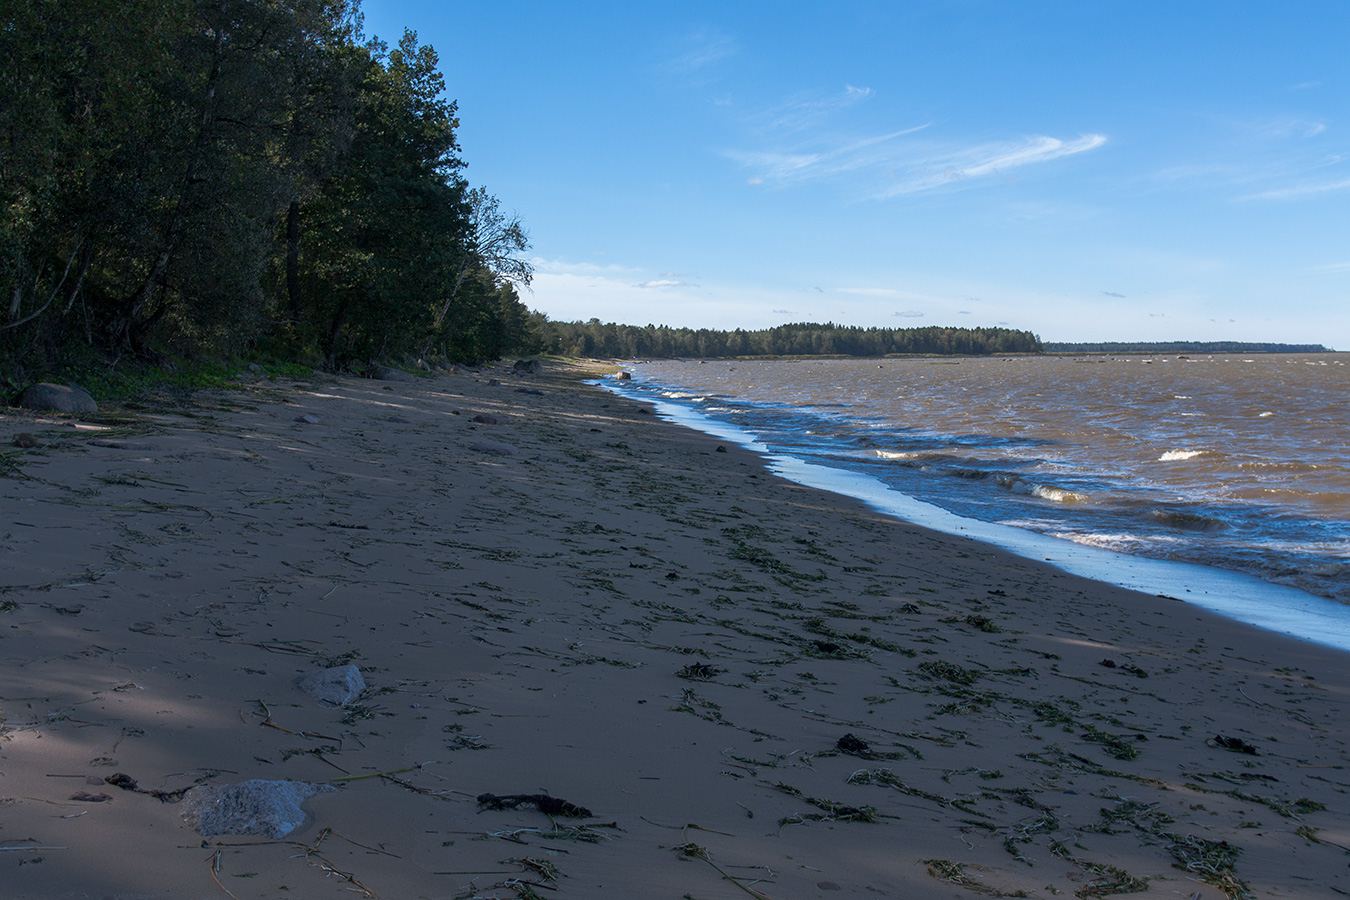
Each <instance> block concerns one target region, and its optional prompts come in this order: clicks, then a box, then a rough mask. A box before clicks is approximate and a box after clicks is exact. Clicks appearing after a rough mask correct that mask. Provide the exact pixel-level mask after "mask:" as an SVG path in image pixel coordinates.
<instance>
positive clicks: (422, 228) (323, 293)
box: [0, 0, 540, 381]
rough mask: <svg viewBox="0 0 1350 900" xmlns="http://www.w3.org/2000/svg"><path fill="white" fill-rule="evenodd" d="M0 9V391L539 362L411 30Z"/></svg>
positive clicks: (257, 16) (156, 1)
mask: <svg viewBox="0 0 1350 900" xmlns="http://www.w3.org/2000/svg"><path fill="white" fill-rule="evenodd" d="M0 6H2V7H3V14H2V15H0V59H3V60H4V62H3V64H0V381H4V380H5V379H19V378H23V377H25V376H26V375H29V374H33V373H35V372H39V373H40V372H41V371H42V370H44V369H50V368H52V367H53V366H58V365H59V364H60V361H61V360H62V359H65V358H68V357H70V356H78V355H80V354H83V355H84V356H85V357H91V356H95V357H97V356H102V357H103V358H105V359H109V360H111V359H115V358H117V357H119V356H121V355H123V354H127V353H132V354H134V355H137V356H140V357H145V358H150V359H157V358H160V357H162V356H164V355H183V356H191V355H196V356H199V357H209V358H220V357H225V356H231V355H238V354H241V353H248V354H255V355H273V356H276V357H288V358H292V359H305V360H314V361H323V362H326V363H328V364H329V365H332V366H335V367H341V366H344V365H347V364H350V363H357V362H362V361H365V360H369V359H371V358H373V357H383V358H398V357H401V356H411V355H414V354H416V355H430V356H432V357H440V356H443V357H446V358H448V359H451V360H478V359H486V358H494V357H497V356H500V355H502V354H504V353H508V352H516V351H529V350H537V349H540V348H539V347H538V346H537V344H536V343H535V342H533V341H532V340H531V339H530V338H529V335H528V319H529V313H528V310H526V309H525V307H524V306H522V305H521V303H520V302H519V299H518V298H517V296H516V292H515V287H516V285H519V284H526V283H528V282H529V280H530V275H531V271H530V266H529V264H528V263H527V262H526V261H525V260H524V259H522V257H521V253H522V252H523V251H524V250H525V249H526V248H527V246H528V241H527V237H526V234H525V231H524V229H523V228H522V227H521V224H520V222H519V220H518V219H517V218H516V217H515V216H514V215H507V214H504V213H503V212H502V211H501V210H500V209H499V207H498V203H497V200H496V199H495V198H494V197H493V196H492V195H490V194H489V193H488V192H487V191H486V190H484V189H483V188H482V187H470V185H469V183H468V182H467V181H466V180H465V179H464V177H463V176H462V170H463V168H464V162H463V160H462V159H461V158H460V155H459V154H460V148H459V145H458V140H457V136H456V131H457V129H458V127H459V119H458V117H457V116H458V113H457V109H456V105H455V103H454V102H453V101H452V100H449V99H447V98H446V96H445V85H444V82H443V79H442V77H441V75H440V73H439V72H438V70H437V55H436V52H435V51H434V50H433V49H432V48H431V47H429V46H425V45H419V44H418V42H417V36H416V34H415V33H413V32H405V34H404V35H403V37H402V39H401V40H400V41H398V43H397V45H396V46H393V47H390V46H387V45H386V44H384V43H382V42H380V41H377V40H373V39H370V40H368V39H366V38H365V36H364V35H363V34H362V25H361V17H360V13H359V9H358V3H357V2H356V0H267V2H251V0H117V2H112V0H0ZM466 39H467V38H466Z"/></svg>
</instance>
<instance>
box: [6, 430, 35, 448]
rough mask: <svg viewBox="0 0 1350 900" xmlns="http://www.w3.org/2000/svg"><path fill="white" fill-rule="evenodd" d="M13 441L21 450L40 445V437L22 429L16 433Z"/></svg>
mask: <svg viewBox="0 0 1350 900" xmlns="http://www.w3.org/2000/svg"><path fill="white" fill-rule="evenodd" d="M11 443H13V444H14V446H15V447H18V448H19V449H20V450H32V449H33V448H34V447H36V446H38V439H37V438H35V437H33V436H32V435H31V434H29V433H28V432H26V431H20V432H19V433H18V434H16V435H14V440H13V441H12V442H11Z"/></svg>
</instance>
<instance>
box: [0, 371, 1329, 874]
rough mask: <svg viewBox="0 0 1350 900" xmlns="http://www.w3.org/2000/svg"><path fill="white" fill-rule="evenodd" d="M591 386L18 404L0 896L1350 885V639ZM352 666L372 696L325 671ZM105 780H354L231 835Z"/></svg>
mask: <svg viewBox="0 0 1350 900" xmlns="http://www.w3.org/2000/svg"><path fill="white" fill-rule="evenodd" d="M580 374H581V373H580V370H579V369H577V368H575V367H573V368H570V369H568V368H565V367H560V366H558V365H554V366H552V367H550V369H549V370H548V371H547V372H546V373H545V374H544V375H542V376H537V377H529V378H517V377H515V376H512V375H511V374H510V373H509V371H508V370H506V369H504V368H501V369H498V370H496V371H495V372H492V371H484V372H482V373H477V374H472V375H456V376H452V375H441V376H438V377H436V378H430V379H420V380H418V381H417V382H416V383H413V384H403V383H390V382H380V381H368V380H360V379H339V378H330V377H326V376H324V377H317V376H316V377H315V378H313V379H311V380H299V381H297V380H295V379H289V378H284V379H280V380H279V381H276V382H270V383H269V382H261V383H259V384H257V385H254V386H252V387H250V388H246V389H245V390H244V391H242V392H240V393H238V394H231V395H213V396H211V397H209V398H205V397H199V398H197V400H196V401H195V402H193V403H170V402H168V401H165V403H164V404H163V405H161V406H158V407H155V408H151V409H145V410H140V411H130V412H125V413H124V414H122V415H116V414H113V415H108V414H103V415H101V416H93V417H87V418H86V419H84V420H83V421H82V422H77V421H75V420H73V419H69V418H61V417H55V416H32V415H29V414H24V413H18V412H15V411H9V412H7V413H5V414H4V415H3V416H0V447H3V448H4V451H5V454H6V455H5V456H4V457H3V458H0V466H3V471H4V472H5V473H6V474H7V476H8V477H3V478H0V509H2V510H3V518H2V520H0V585H3V586H2V587H0V604H3V610H4V611H3V612H0V798H2V799H0V894H2V895H3V896H4V897H7V898H73V897H91V898H133V897H134V898H166V900H167V898H173V900H197V898H219V897H235V898H238V900H246V898H269V900H274V898H284V897H297V898H323V897H349V896H370V897H376V896H378V897H381V898H386V900H405V898H423V897H426V898H431V897H435V898H451V897H461V898H467V897H484V898H487V897H497V898H514V897H553V896H556V897H578V898H592V897H653V898H694V900H716V898H737V897H742V898H743V897H746V896H751V897H759V898H766V897H767V898H772V900H786V898H808V897H824V898H834V897H878V896H880V897H897V898H927V897H934V898H947V897H972V896H1018V897H1038V898H1048V897H1053V896H1058V897H1068V896H1075V895H1076V896H1080V897H1097V896H1108V895H1111V894H1117V893H1124V892H1126V891H1138V896H1141V897H1153V898H1177V897H1181V898H1197V897H1198V898H1213V900H1217V898H1220V897H1223V896H1231V897H1240V896H1254V897H1290V898H1323V897H1326V898H1332V897H1341V896H1345V895H1347V894H1350V868H1348V867H1347V865H1348V864H1350V852H1348V851H1347V848H1350V822H1348V820H1347V805H1348V804H1347V795H1346V789H1347V788H1350V770H1347V768H1346V766H1347V765H1350V762H1348V761H1347V756H1346V745H1345V738H1346V729H1347V722H1350V716H1347V700H1348V699H1350V697H1348V695H1347V686H1348V681H1350V679H1348V678H1347V674H1346V667H1345V656H1344V655H1343V654H1339V653H1336V652H1334V651H1331V650H1326V649H1322V648H1319V647H1316V646H1312V645H1308V644H1304V643H1299V642H1296V641H1293V640H1289V639H1285V638H1283V637H1279V636H1275V635H1272V634H1267V633H1263V632H1259V631H1256V630H1253V629H1250V628H1247V627H1245V626H1241V625H1238V624H1235V623H1232V622H1229V621H1226V620H1224V619H1221V618H1218V617H1215V616H1213V615H1210V614H1208V613H1205V612H1203V611H1200V610H1197V609H1195V608H1193V607H1191V606H1187V605H1186V604H1184V603H1181V602H1179V601H1176V600H1171V599H1165V598H1158V597H1148V596H1144V595H1140V594H1135V593H1131V592H1127V591H1123V590H1118V589H1116V588H1113V587H1109V586H1104V585H1101V584H1097V583H1094V582H1090V581H1086V580H1083V579H1080V578H1076V577H1073V576H1069V575H1065V574H1063V573H1060V572H1057V571H1055V570H1053V569H1050V568H1048V567H1046V566H1043V565H1040V564H1037V563H1035V562H1030V561H1026V560H1021V559H1017V558H1014V557H1011V556H1009V555H1007V554H1005V553H1003V552H1001V551H998V550H995V549H992V548H990V547H987V546H984V545H980V544H976V543H972V542H968V541H964V540H962V539H959V538H955V537H948V536H944V535H938V534H934V533H931V532H926V531H924V530H922V529H919V528H915V527H912V526H910V525H907V524H903V523H899V522H895V521H892V520H888V519H886V518H884V517H882V516H881V515H879V514H877V513H875V512H873V511H871V510H869V509H867V508H865V507H864V506H862V505H861V504H859V503H856V502H854V501H851V500H849V499H846V498H841V497H838V496H833V495H830V494H825V493H821V492H817V491H813V490H810V489H807V488H803V487H800V486H798V485H794V484H791V483H788V482H786V481H783V480H780V479H777V478H774V477H772V476H770V475H768V474H767V473H766V472H765V470H764V469H763V467H762V465H761V463H760V461H759V459H758V458H756V457H755V456H754V455H752V454H750V453H748V452H746V451H743V450H741V449H739V448H737V447H734V446H728V447H725V448H723V447H721V446H719V444H718V442H717V441H716V440H714V439H712V438H709V437H707V436H705V435H701V434H697V433H693V432H690V431H687V430H684V429H681V428H679V427H676V426H674V425H671V424H667V423H664V422H661V421H659V420H658V419H657V418H656V417H655V416H653V415H650V414H648V412H649V411H647V410H645V409H643V408H642V407H640V406H639V405H637V404H635V403H632V402H628V401H626V400H623V399H620V398H616V397H613V396H610V395H608V394H605V393H602V392H600V391H598V390H595V389H593V388H589V387H585V386H582V385H580V384H579V383H578V381H579V376H580ZM494 377H495V378H496V379H500V384H494V383H492V381H491V380H490V379H493V378H494ZM521 389H525V391H530V392H525V391H522V390H521ZM475 415H482V416H487V417H492V418H495V419H496V421H495V422H493V421H488V422H479V423H475V422H474V421H473V420H472V419H473V417H474V416H475ZM306 416H307V417H309V418H310V419H312V420H315V421H297V419H300V418H301V417H306ZM20 432H25V433H29V434H32V435H33V436H34V437H35V438H36V440H37V442H38V446H37V447H32V448H28V449H22V450H21V449H18V448H15V447H12V446H11V443H12V441H13V439H14V437H15V435H16V434H18V433H20ZM484 442H493V443H491V444H487V443H484ZM501 444H509V445H512V446H513V447H514V448H516V449H517V451H518V452H517V453H516V454H515V455H501V454H499V453H493V452H484V451H485V450H487V451H491V450H493V449H497V450H502V449H504V448H502V447H501V446H500V445H501ZM474 445H479V449H477V450H475V449H473V447H474ZM347 663H353V664H355V665H357V666H359V668H360V670H361V672H362V673H363V675H364V678H365V679H366V681H367V683H368V689H367V690H366V692H365V693H364V694H363V695H362V696H361V697H360V698H358V699H357V700H355V701H353V702H352V703H351V704H349V706H348V707H346V708H340V707H334V706H328V705H324V704H321V703H319V702H317V701H315V700H314V699H312V698H311V697H309V696H308V695H306V694H304V693H302V692H301V691H299V690H297V689H296V687H295V684H294V683H295V680H296V678H297V677H298V676H301V675H304V674H307V673H312V672H315V671H318V670H320V669H322V668H325V667H328V666H335V665H340V664H347ZM1224 744H1227V745H1228V747H1227V748H1225V746H1223V745H1224ZM1248 750H1250V751H1252V752H1247V751H1248ZM382 773H383V774H382ZM116 774H121V775H124V776H127V778H128V779H130V780H134V781H135V782H136V783H137V784H138V785H139V787H140V788H141V789H142V790H143V791H166V792H174V791H177V790H179V789H182V788H187V787H192V786H194V785H230V784H235V783H238V782H242V781H246V780H251V779H267V780H278V779H293V780H296V781H302V782H309V783H315V784H328V785H332V786H334V787H337V788H338V790H336V791H332V792H328V793H321V794H318V795H317V796H314V797H312V798H311V799H309V800H308V801H306V803H305V809H306V810H307V811H308V814H309V816H308V820H307V822H306V823H305V824H304V825H303V826H302V827H300V828H299V829H297V830H296V831H294V832H292V833H291V834H290V835H288V836H287V837H286V838H284V839H282V840H279V841H269V840H267V839H265V838H257V837H249V836H233V835H221V836H214V837H206V838H204V837H203V836H202V835H200V834H198V833H197V832H196V831H194V830H193V829H192V827H191V826H190V825H189V824H188V823H187V822H186V821H185V820H184V819H183V817H182V816H181V812H182V808H183V807H184V806H185V805H186V803H187V801H183V802H179V803H175V802H170V801H172V800H173V799H175V798H176V797H177V796H178V795H177V794H170V795H169V796H167V797H164V798H163V799H161V798H160V797H157V796H155V795H154V794H150V793H136V792H132V791H127V790H123V789H120V788H119V787H118V786H117V785H115V784H113V783H111V782H109V781H107V778H108V777H110V776H113V775H116ZM121 780H122V779H114V781H121ZM484 794H493V795H536V796H535V797H534V798H533V799H531V800H526V801H524V802H522V803H520V804H519V805H518V806H516V807H515V808H506V809H490V808H485V807H484V805H483V804H480V803H479V799H478V798H479V797H480V795H484ZM541 794H545V795H547V796H546V797H545V798H543V799H542V801H541V799H540V798H539V797H538V796H537V795H541ZM191 796H192V794H191V792H189V793H188V797H189V798H191ZM102 797H105V798H107V799H102ZM548 798H553V800H556V801H566V802H567V803H569V804H571V805H572V807H573V808H574V807H585V809H586V811H588V812H589V813H590V815H589V816H584V817H579V818H571V817H567V816H564V815H561V814H558V815H555V816H553V817H550V816H549V815H546V814H545V813H543V812H541V811H539V809H537V808H536V807H537V806H538V804H539V803H540V802H542V803H543V805H544V806H545V807H548V806H550V805H556V806H558V807H560V809H559V813H561V812H566V811H574V809H573V808H562V805H561V803H556V804H554V803H551V801H550V800H549V799H548Z"/></svg>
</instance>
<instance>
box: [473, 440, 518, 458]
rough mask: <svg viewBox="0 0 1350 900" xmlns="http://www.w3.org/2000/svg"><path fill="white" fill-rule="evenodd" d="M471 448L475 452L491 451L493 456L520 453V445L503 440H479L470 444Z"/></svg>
mask: <svg viewBox="0 0 1350 900" xmlns="http://www.w3.org/2000/svg"><path fill="white" fill-rule="evenodd" d="M469 449H470V450H472V451H474V452H475V453H489V454H491V455H493V456H517V455H519V453H520V449H519V448H518V447H516V446H514V445H512V444H507V443H503V442H501V441H477V442H475V443H472V444H470V445H469Z"/></svg>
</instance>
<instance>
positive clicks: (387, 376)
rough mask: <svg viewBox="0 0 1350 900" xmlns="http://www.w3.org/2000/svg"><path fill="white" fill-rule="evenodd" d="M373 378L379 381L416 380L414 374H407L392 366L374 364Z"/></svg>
mask: <svg viewBox="0 0 1350 900" xmlns="http://www.w3.org/2000/svg"><path fill="white" fill-rule="evenodd" d="M373 371H374V373H375V376H374V377H375V378H378V379H379V380H380V381H416V380H417V376H416V375H409V374H408V373H407V372H405V371H403V370H402V369H395V368H393V367H392V366H376V367H375V368H374V370H373Z"/></svg>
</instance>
